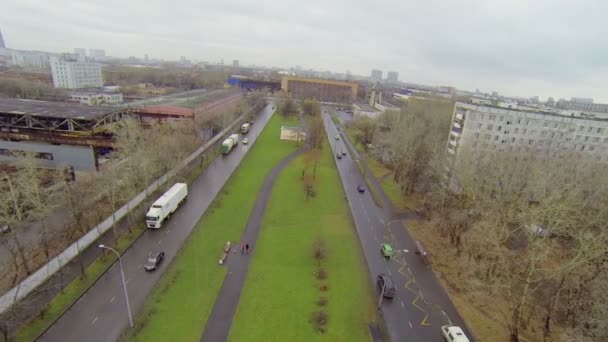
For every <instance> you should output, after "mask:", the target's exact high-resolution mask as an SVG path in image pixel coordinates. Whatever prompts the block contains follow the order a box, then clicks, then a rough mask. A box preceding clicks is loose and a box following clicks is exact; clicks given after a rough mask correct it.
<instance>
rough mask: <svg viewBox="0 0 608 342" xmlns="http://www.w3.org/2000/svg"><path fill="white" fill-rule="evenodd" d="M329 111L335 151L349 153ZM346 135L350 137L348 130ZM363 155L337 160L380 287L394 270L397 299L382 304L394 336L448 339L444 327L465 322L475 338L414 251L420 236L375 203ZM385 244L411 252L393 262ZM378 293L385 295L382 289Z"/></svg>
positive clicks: (412, 340)
mask: <svg viewBox="0 0 608 342" xmlns="http://www.w3.org/2000/svg"><path fill="white" fill-rule="evenodd" d="M323 112H324V113H323V121H324V124H325V129H326V131H327V134H328V136H329V140H330V142H331V144H330V145H331V148H332V151H333V154H334V155H335V154H336V153H337V152H338V151H340V152H341V151H349V150H348V149H347V148H346V146H345V145H344V144H345V143H349V142H348V141H345V139H344V138H342V139H340V140H335V137H336V136H337V135H338V132H339V131H338V129H337V127H336V126H335V125H334V123H333V121H332V120H331V118H330V116H329V114H327V113H325V108H324V110H323ZM342 135H343V136H344V137H346V134H342ZM351 147H352V145H351ZM351 150H354V148H352V149H351ZM357 158H359V156H358V155H355V156H351V155H350V153H349V154H348V155H347V156H345V157H343V158H342V159H341V160H336V163H337V166H338V172H339V173H340V176H341V179H342V185H343V187H344V190H345V192H346V197H347V199H348V203H349V206H350V208H351V212H352V216H353V219H354V222H355V226H356V229H357V233H358V235H359V240H360V242H361V246H362V248H363V254H364V256H365V260H366V262H367V266H368V270H369V271H370V278H371V279H370V280H371V281H372V282H373V284H374V287H375V288H376V277H377V275H378V274H380V273H388V274H390V275H391V277H392V278H393V280H394V282H395V283H396V284H397V291H396V295H395V297H394V298H393V299H392V300H389V299H385V300H383V301H382V304H381V313H382V316H383V318H384V321H385V323H386V327H387V330H388V335H389V337H390V340H391V341H395V342H396V341H408V342H416V341H420V342H428V341H442V337H441V335H440V334H441V332H440V327H441V326H442V325H444V324H453V325H459V326H461V327H462V328H463V329H464V330H465V333H466V334H467V336H469V338H470V339H471V340H472V335H471V334H470V332H469V331H468V330H467V329H466V327H465V325H464V322H463V320H462V318H461V317H460V315H459V314H458V312H457V311H456V309H455V308H454V306H453V304H452V302H451V301H450V299H449V297H448V296H447V294H446V293H445V290H444V289H443V288H442V287H441V285H440V284H439V281H438V280H437V279H436V278H435V276H434V274H433V272H432V270H431V269H429V268H428V267H427V266H426V264H425V263H423V261H422V260H421V259H420V257H418V256H417V255H415V254H414V253H413V251H414V250H415V247H414V246H415V243H414V240H413V239H412V237H411V236H410V235H409V233H408V232H407V231H406V229H405V227H404V226H403V224H402V223H401V221H400V220H394V219H393V218H392V210H390V209H384V208H381V207H378V206H377V205H376V204H375V203H374V200H373V199H372V197H371V194H370V193H369V191H368V189H367V186H366V185H365V183H364V181H363V177H362V175H361V173H360V172H359V169H358V168H357V165H356V162H355V160H356V159H357ZM359 184H363V185H364V187H365V188H366V191H365V193H363V194H360V193H359V192H358V191H357V186H358V185H359ZM379 191H381V189H379ZM382 242H389V243H391V245H392V246H393V248H394V249H407V250H409V251H411V252H410V253H405V252H400V253H397V254H396V256H395V257H393V258H391V259H390V260H388V259H385V258H384V257H382V255H381V254H380V244H381V243H382ZM376 289H377V288H376ZM376 294H377V295H379V291H377V292H376ZM376 299H378V298H376Z"/></svg>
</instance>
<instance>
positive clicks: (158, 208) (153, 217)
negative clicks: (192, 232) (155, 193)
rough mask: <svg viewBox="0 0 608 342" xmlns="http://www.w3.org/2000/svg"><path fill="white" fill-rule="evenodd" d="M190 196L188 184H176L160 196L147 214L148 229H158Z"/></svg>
mask: <svg viewBox="0 0 608 342" xmlns="http://www.w3.org/2000/svg"><path fill="white" fill-rule="evenodd" d="M187 196H188V184H185V183H175V184H174V185H173V186H172V187H171V189H169V190H167V192H165V193H164V194H163V195H162V196H160V197H159V198H158V199H157V200H156V201H155V202H154V203H152V206H151V207H150V209H149V210H148V213H146V227H148V228H154V229H158V228H160V227H161V226H162V224H163V222H164V221H165V220H166V219H167V218H169V216H171V214H173V212H175V210H177V208H178V207H179V206H180V205H181V204H182V203H184V201H185V200H186V197H187Z"/></svg>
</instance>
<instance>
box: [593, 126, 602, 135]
mask: <svg viewBox="0 0 608 342" xmlns="http://www.w3.org/2000/svg"><path fill="white" fill-rule="evenodd" d="M603 132H604V129H603V128H600V127H598V128H597V131H596V132H595V133H597V134H602V133H603Z"/></svg>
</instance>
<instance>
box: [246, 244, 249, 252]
mask: <svg viewBox="0 0 608 342" xmlns="http://www.w3.org/2000/svg"><path fill="white" fill-rule="evenodd" d="M245 253H247V254H249V244H248V243H246V244H245Z"/></svg>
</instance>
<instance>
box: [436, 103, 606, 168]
mask: <svg viewBox="0 0 608 342" xmlns="http://www.w3.org/2000/svg"><path fill="white" fill-rule="evenodd" d="M447 152H448V169H449V168H451V167H452V166H453V165H454V163H455V162H456V161H457V160H458V157H459V156H460V155H462V154H463V153H483V152H486V153H493V154H496V153H509V152H513V153H529V154H534V156H535V157H539V158H542V157H543V156H545V157H560V158H564V157H565V155H566V154H567V153H564V152H568V153H574V154H578V155H581V156H587V157H589V158H591V159H592V160H596V161H601V162H608V119H604V118H597V117H594V116H591V115H584V114H580V115H578V116H576V115H565V114H560V113H551V112H541V111H538V112H535V111H531V110H529V109H526V110H520V109H518V108H515V107H513V106H511V108H501V107H498V106H491V105H478V104H473V103H465V102H456V104H455V105H454V111H453V114H452V125H451V128H450V132H449V136H448V144H447Z"/></svg>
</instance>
